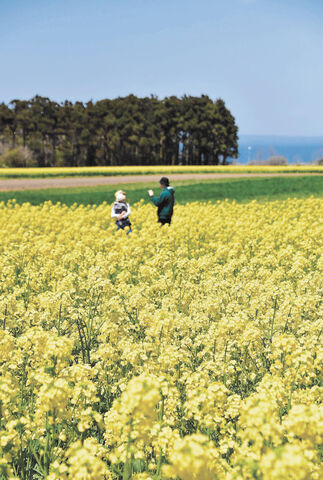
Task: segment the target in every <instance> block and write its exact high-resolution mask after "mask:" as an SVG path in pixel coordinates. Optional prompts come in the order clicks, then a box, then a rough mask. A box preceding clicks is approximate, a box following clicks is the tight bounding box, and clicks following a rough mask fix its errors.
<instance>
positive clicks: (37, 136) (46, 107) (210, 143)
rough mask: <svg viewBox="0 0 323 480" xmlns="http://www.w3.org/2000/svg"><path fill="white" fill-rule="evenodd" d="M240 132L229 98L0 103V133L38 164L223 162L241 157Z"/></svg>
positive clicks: (39, 99)
mask: <svg viewBox="0 0 323 480" xmlns="http://www.w3.org/2000/svg"><path fill="white" fill-rule="evenodd" d="M237 134H238V128H237V126H236V125H235V119H234V117H233V116H232V115H231V113H230V112H229V110H228V109H227V108H226V106H225V103H224V101H223V100H221V99H218V100H216V101H215V102H214V101H213V100H212V99H210V98H209V97H208V96H207V95H202V96H201V97H191V96H186V95H185V96H184V97H182V98H177V97H175V96H171V97H166V98H165V99H163V100H159V99H158V98H157V97H155V96H151V97H145V98H138V97H136V96H135V95H128V96H127V97H124V98H121V97H119V98H116V99H114V100H109V99H104V100H100V101H98V102H96V103H94V102H92V101H90V102H88V103H86V104H84V103H82V102H75V103H74V104H73V103H71V102H69V101H67V100H66V101H65V102H63V103H61V104H58V103H57V102H53V101H51V100H50V99H49V98H45V97H41V96H39V95H36V96H35V97H34V98H32V99H31V100H29V101H26V100H13V101H12V102H10V104H9V106H8V105H6V104H4V103H2V104H0V138H1V137H2V141H3V142H6V143H8V144H10V145H11V148H12V149H14V148H16V146H17V145H18V144H21V145H23V146H24V147H26V146H28V147H29V149H30V150H31V151H32V153H33V157H34V158H35V160H36V163H37V165H38V166H40V167H49V166H84V165H87V166H93V165H99V166H100V165H160V164H166V165H179V164H184V165H199V164H203V165H218V164H221V163H222V164H223V165H225V164H226V161H227V158H228V157H232V158H237V156H238V136H237Z"/></svg>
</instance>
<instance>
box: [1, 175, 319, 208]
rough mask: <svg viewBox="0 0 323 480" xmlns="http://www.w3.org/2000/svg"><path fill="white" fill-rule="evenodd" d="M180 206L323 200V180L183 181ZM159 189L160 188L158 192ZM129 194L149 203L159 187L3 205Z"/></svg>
mask: <svg viewBox="0 0 323 480" xmlns="http://www.w3.org/2000/svg"><path fill="white" fill-rule="evenodd" d="M172 185H174V186H175V190H176V203H187V202H194V201H206V202H208V201H210V202H216V201H217V200H224V199H226V198H227V199H229V200H235V201H237V202H247V201H251V200H255V199H257V200H282V199H285V198H288V197H292V198H293V197H300V198H302V197H308V196H310V195H315V196H323V177H322V176H313V177H309V176H299V177H276V178H241V179H235V180H233V179H221V180H217V181H204V182H201V181H185V182H184V181H182V182H174V183H172ZM156 187H157V188H156ZM119 188H121V189H123V190H126V191H127V197H128V198H129V201H130V203H131V204H133V203H135V202H138V201H140V200H141V199H145V201H146V202H149V199H148V196H147V190H148V189H149V188H154V189H155V191H156V192H157V191H158V186H156V183H155V184H153V183H146V184H143V183H140V184H138V183H137V184H120V185H105V186H98V187H83V188H53V189H42V190H23V191H16V192H0V201H5V202H6V201H7V200H9V199H13V198H15V199H16V201H17V202H18V203H24V202H30V203H31V204H33V205H38V204H40V203H42V202H45V201H47V200H51V201H52V202H53V203H57V202H61V203H65V204H67V205H73V204H74V203H77V204H81V203H82V204H85V205H86V204H100V203H102V202H107V203H109V204H110V203H112V202H113V201H114V192H115V191H116V190H117V189H119Z"/></svg>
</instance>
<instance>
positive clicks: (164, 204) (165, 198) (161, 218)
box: [148, 177, 175, 226]
mask: <svg viewBox="0 0 323 480" xmlns="http://www.w3.org/2000/svg"><path fill="white" fill-rule="evenodd" d="M159 183H160V187H161V189H162V192H161V194H160V195H159V197H155V196H154V192H153V190H148V195H149V196H150V198H151V201H152V202H153V204H154V205H156V207H158V209H157V216H158V222H159V223H161V226H163V225H165V224H166V223H168V225H170V224H171V221H172V216H173V211H174V203H175V189H174V188H173V187H172V186H170V185H169V180H168V178H167V177H162V178H161V179H160V180H159Z"/></svg>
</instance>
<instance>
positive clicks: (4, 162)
mask: <svg viewBox="0 0 323 480" xmlns="http://www.w3.org/2000/svg"><path fill="white" fill-rule="evenodd" d="M35 166H36V162H35V160H33V157H32V154H31V151H30V150H29V148H27V147H22V146H19V147H16V148H13V149H11V150H8V151H7V152H6V153H4V154H2V155H0V167H7V168H11V167H13V168H17V167H35Z"/></svg>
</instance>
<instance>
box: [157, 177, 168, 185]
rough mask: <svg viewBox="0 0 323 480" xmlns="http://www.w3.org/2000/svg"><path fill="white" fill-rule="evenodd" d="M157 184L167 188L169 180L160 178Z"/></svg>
mask: <svg viewBox="0 0 323 480" xmlns="http://www.w3.org/2000/svg"><path fill="white" fill-rule="evenodd" d="M159 183H160V184H161V185H165V187H169V180H168V178H167V177H162V178H161V179H160V180H159Z"/></svg>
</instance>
